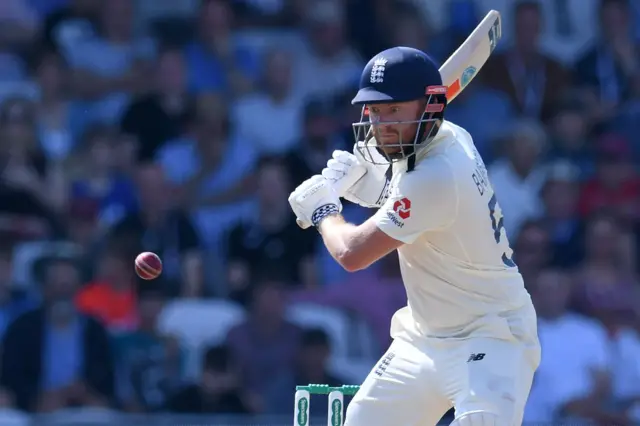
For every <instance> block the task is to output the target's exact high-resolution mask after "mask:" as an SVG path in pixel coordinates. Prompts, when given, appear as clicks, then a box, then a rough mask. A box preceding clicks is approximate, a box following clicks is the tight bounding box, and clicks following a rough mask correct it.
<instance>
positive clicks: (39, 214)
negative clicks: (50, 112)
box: [0, 99, 67, 237]
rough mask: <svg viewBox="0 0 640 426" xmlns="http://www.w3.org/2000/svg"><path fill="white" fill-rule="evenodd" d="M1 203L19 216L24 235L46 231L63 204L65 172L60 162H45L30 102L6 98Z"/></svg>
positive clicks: (0, 115) (0, 121) (0, 133)
mask: <svg viewBox="0 0 640 426" xmlns="http://www.w3.org/2000/svg"><path fill="white" fill-rule="evenodd" d="M0 161H1V162H2V173H1V175H0V204H1V205H2V213H3V214H5V215H9V216H14V217H15V216H19V217H20V219H21V221H22V223H23V225H22V229H15V228H14V229H11V230H10V231H12V232H19V233H23V234H24V236H27V237H33V236H36V237H42V236H45V235H49V234H50V233H51V232H53V231H54V228H55V227H56V224H57V223H56V218H55V216H56V214H57V213H61V212H62V211H63V209H64V208H65V205H66V198H67V193H66V189H67V188H66V176H65V173H64V170H63V167H62V164H60V163H59V162H47V160H46V158H45V157H44V155H43V154H42V151H41V150H40V149H39V146H38V139H37V130H36V122H35V117H34V110H33V106H32V104H30V103H29V102H27V101H25V100H23V99H11V100H7V101H6V102H5V103H4V104H3V105H2V107H1V110H0Z"/></svg>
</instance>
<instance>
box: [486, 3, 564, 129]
mask: <svg viewBox="0 0 640 426" xmlns="http://www.w3.org/2000/svg"><path fill="white" fill-rule="evenodd" d="M540 14H541V11H540V5H539V4H538V2H536V1H522V2H519V3H517V4H516V6H515V7H514V12H513V16H514V27H515V44H514V46H513V47H512V48H510V49H509V50H508V51H506V52H504V53H500V54H498V55H496V56H494V57H492V58H491V59H489V62H488V63H487V65H486V66H485V67H484V69H483V70H482V73H483V74H484V75H485V76H486V78H485V80H486V81H487V83H488V84H489V86H491V87H494V88H496V89H499V90H502V91H504V92H505V93H507V94H508V95H509V96H510V97H511V99H512V101H513V103H514V105H515V106H516V108H517V109H518V111H519V112H520V113H521V114H523V115H525V116H527V117H531V118H535V119H542V120H546V119H548V118H549V117H550V116H551V112H552V108H553V107H554V106H555V104H556V103H557V102H558V99H559V97H560V96H561V95H562V92H563V90H564V89H565V88H566V87H567V86H568V84H569V81H568V80H569V75H568V72H567V71H566V70H565V69H564V68H563V67H562V66H561V65H560V64H559V63H558V62H556V61H554V60H553V59H551V58H550V57H548V56H547V55H546V54H544V53H543V52H541V51H540V49H539V47H538V38H539V36H540V27H541V25H542V22H541V20H542V17H541V16H540Z"/></svg>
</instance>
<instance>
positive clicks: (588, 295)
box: [574, 215, 640, 330]
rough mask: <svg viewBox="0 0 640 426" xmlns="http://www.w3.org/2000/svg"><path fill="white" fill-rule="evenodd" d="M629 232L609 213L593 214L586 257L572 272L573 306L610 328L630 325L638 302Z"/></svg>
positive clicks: (633, 253)
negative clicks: (606, 214)
mask: <svg viewBox="0 0 640 426" xmlns="http://www.w3.org/2000/svg"><path fill="white" fill-rule="evenodd" d="M632 247H633V246H632V242H631V238H630V235H628V234H627V233H626V232H625V231H624V229H623V228H621V227H620V225H619V223H618V222H617V221H616V220H615V219H614V218H613V217H610V216H605V215H595V216H594V217H592V218H591V219H590V220H589V222H588V223H587V226H586V232H585V258H584V260H583V262H582V264H581V265H580V266H579V268H578V269H577V271H576V272H575V275H574V280H575V287H576V289H575V290H576V291H575V296H574V298H575V301H574V303H575V306H576V308H577V309H578V310H579V311H580V312H583V313H584V314H586V315H590V316H593V317H595V318H598V319H599V320H600V321H602V323H603V324H604V325H605V326H607V327H610V328H611V329H612V330H615V329H617V326H618V325H619V324H620V322H622V323H623V324H627V325H629V324H630V323H631V322H632V318H633V315H634V309H635V308H634V307H635V306H637V304H638V303H639V302H640V298H639V297H638V296H640V291H639V289H638V288H637V285H638V280H637V277H636V275H635V271H634V267H635V265H634V259H636V258H637V256H636V254H635V252H634V250H633V248H632Z"/></svg>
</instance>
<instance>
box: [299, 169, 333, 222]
mask: <svg viewBox="0 0 640 426" xmlns="http://www.w3.org/2000/svg"><path fill="white" fill-rule="evenodd" d="M289 204H290V205H291V209H292V210H293V213H295V215H296V218H297V220H296V222H297V223H298V225H299V226H300V227H301V228H302V229H307V228H309V227H310V226H311V225H313V226H318V224H320V222H321V221H322V220H323V219H324V218H326V217H327V216H330V215H333V214H337V213H340V212H341V211H342V203H341V202H340V197H339V196H338V194H337V193H336V191H335V190H334V189H333V187H332V185H331V183H329V181H328V180H327V179H325V178H324V177H322V176H321V175H315V176H312V177H311V178H309V179H307V180H305V181H304V182H302V184H300V186H298V187H297V188H296V189H295V190H294V191H293V192H292V193H291V195H289Z"/></svg>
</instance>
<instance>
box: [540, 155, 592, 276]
mask: <svg viewBox="0 0 640 426" xmlns="http://www.w3.org/2000/svg"><path fill="white" fill-rule="evenodd" d="M579 174H580V172H579V169H578V168H577V167H576V166H575V165H573V164H571V163H567V162H565V161H562V160H557V161H556V162H554V163H553V164H552V165H551V166H550V167H549V172H548V176H547V180H546V182H545V184H544V186H543V188H542V193H541V194H542V202H543V206H544V216H543V217H542V219H541V222H542V224H543V225H544V227H545V229H546V230H547V232H548V234H549V239H550V243H551V246H552V248H551V249H552V252H553V254H552V256H551V263H552V265H553V266H555V267H558V268H563V269H564V268H571V267H574V266H575V265H576V264H577V262H579V261H580V259H581V257H582V252H583V250H582V246H583V238H582V232H583V230H584V229H583V228H584V226H583V223H582V221H581V220H580V217H579V216H578V215H577V212H578V198H579V195H580V181H579Z"/></svg>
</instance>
